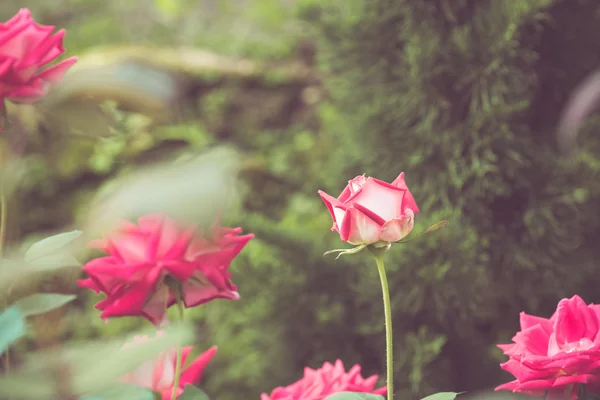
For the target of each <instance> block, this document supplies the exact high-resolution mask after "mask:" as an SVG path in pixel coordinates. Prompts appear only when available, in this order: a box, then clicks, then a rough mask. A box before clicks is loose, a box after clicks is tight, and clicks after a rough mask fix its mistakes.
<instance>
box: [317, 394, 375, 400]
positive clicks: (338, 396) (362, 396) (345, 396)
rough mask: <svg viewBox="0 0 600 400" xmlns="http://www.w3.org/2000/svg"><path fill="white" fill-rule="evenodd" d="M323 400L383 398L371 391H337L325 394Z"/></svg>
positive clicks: (373, 399) (369, 399)
mask: <svg viewBox="0 0 600 400" xmlns="http://www.w3.org/2000/svg"><path fill="white" fill-rule="evenodd" d="M325 400H385V399H384V398H383V396H380V395H378V394H371V393H355V392H339V393H336V394H332V395H331V396H327V397H326V398H325Z"/></svg>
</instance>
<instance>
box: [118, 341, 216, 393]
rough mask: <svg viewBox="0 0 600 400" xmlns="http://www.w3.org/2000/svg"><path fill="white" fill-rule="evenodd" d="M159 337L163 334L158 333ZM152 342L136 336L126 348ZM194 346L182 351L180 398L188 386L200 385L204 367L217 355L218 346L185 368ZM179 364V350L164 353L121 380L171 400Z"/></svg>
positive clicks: (178, 389) (178, 390) (178, 391)
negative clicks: (176, 369)
mask: <svg viewBox="0 0 600 400" xmlns="http://www.w3.org/2000/svg"><path fill="white" fill-rule="evenodd" d="M158 334H159V335H161V334H162V332H159V333H158ZM148 340H150V339H149V338H148V337H147V336H136V337H135V338H134V339H133V342H132V343H128V344H126V345H125V346H123V347H124V348H127V347H129V346H135V344H136V343H142V342H146V341H148ZM192 349H193V346H190V347H184V348H183V349H182V358H181V376H180V378H179V387H178V388H177V396H178V397H179V396H180V395H181V394H182V393H183V390H184V388H185V386H186V385H192V384H195V383H198V382H199V381H200V380H201V379H202V373H203V372H204V367H206V364H208V363H209V362H210V360H211V359H212V358H213V357H214V355H215V354H216V353H217V346H213V347H211V348H210V349H208V350H207V351H205V352H204V353H202V354H201V355H200V356H198V358H196V359H195V360H194V361H192V363H191V364H190V365H189V366H188V367H187V368H184V366H185V363H186V361H187V358H188V356H189V354H190V352H191V351H192ZM176 362H177V350H176V349H174V350H172V351H168V352H164V353H162V354H160V355H159V356H158V358H157V359H156V360H151V361H147V362H145V363H144V364H142V365H140V366H139V367H137V368H136V369H135V370H133V371H131V372H129V373H128V374H127V375H125V376H124V377H123V378H122V379H121V380H122V381H123V382H125V383H130V384H133V385H136V386H140V387H143V388H147V389H150V390H153V391H155V392H158V393H160V394H161V395H162V399H163V400H170V399H171V395H172V394H173V383H174V380H175V365H176Z"/></svg>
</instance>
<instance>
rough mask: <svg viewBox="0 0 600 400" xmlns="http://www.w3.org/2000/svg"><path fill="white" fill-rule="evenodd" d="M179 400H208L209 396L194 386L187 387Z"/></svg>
mask: <svg viewBox="0 0 600 400" xmlns="http://www.w3.org/2000/svg"><path fill="white" fill-rule="evenodd" d="M178 399H179V400H208V396H207V395H206V393H204V392H203V391H202V390H200V389H198V388H197V387H196V386H194V385H187V386H186V387H185V389H184V391H183V393H182V394H181V396H179V397H178Z"/></svg>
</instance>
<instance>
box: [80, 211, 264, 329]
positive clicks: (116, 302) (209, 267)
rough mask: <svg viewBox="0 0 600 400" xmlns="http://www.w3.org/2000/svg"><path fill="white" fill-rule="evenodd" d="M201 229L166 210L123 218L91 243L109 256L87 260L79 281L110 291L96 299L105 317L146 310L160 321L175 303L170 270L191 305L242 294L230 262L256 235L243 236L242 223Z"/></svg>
mask: <svg viewBox="0 0 600 400" xmlns="http://www.w3.org/2000/svg"><path fill="white" fill-rule="evenodd" d="M197 232H198V229H196V227H194V226H182V225H180V224H178V223H176V222H175V221H174V220H172V219H171V218H169V217H167V216H166V215H164V214H152V215H147V216H144V217H141V218H139V220H138V225H136V224H133V223H131V222H128V221H123V222H122V224H121V227H120V228H119V229H117V230H116V231H113V232H111V233H110V234H108V235H107V236H106V237H105V239H102V240H98V241H94V242H92V243H90V245H89V247H92V248H98V249H100V250H102V251H104V252H105V253H107V254H108V256H105V257H100V258H96V259H93V260H91V261H90V262H88V263H87V264H86V265H84V266H83V267H82V269H83V270H84V271H85V272H86V273H87V275H88V278H87V279H83V280H79V281H78V282H77V283H78V284H79V286H81V287H85V288H88V289H92V290H94V291H95V292H96V293H100V292H104V293H105V294H106V298H105V299H104V300H101V301H100V302H99V303H98V304H96V308H97V309H99V310H101V311H102V314H101V318H104V319H108V318H111V317H123V316H143V317H145V318H146V319H148V320H149V321H150V322H152V323H153V324H155V325H160V324H161V323H162V321H163V320H164V317H165V313H166V310H167V308H169V307H170V306H172V305H173V304H175V296H174V293H173V290H172V288H171V287H169V286H168V285H167V284H166V283H165V278H166V277H167V276H168V277H170V278H171V279H174V280H175V281H177V282H179V283H180V284H181V289H182V292H183V293H182V296H183V303H184V306H185V307H187V308H189V307H195V306H197V305H199V304H202V303H206V302H208V301H211V300H214V299H217V298H222V299H231V300H237V299H239V297H240V296H239V294H238V292H237V287H236V286H235V285H234V284H233V283H232V282H231V280H230V277H231V273H229V271H228V268H229V265H230V263H231V262H232V261H233V259H234V258H235V257H236V256H237V255H238V254H239V253H240V251H241V250H242V249H243V248H244V247H245V245H246V244H247V243H248V241H250V240H251V239H252V238H253V237H254V235H252V234H249V235H241V236H240V235H239V234H240V233H241V228H235V229H231V228H223V227H220V226H218V225H216V226H215V227H214V228H213V230H212V232H210V236H208V237H207V236H206V235H197V234H196V233H197Z"/></svg>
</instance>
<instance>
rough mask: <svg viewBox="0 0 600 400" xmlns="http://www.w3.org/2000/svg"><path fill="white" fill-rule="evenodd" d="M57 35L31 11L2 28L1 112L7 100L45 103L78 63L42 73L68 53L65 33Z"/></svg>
mask: <svg viewBox="0 0 600 400" xmlns="http://www.w3.org/2000/svg"><path fill="white" fill-rule="evenodd" d="M53 31H54V26H49V25H39V24H37V23H36V22H35V21H34V20H33V19H32V18H31V12H30V11H29V10H28V9H27V8H22V9H20V10H19V12H18V13H17V14H16V15H15V16H14V17H12V18H11V19H9V20H8V21H6V22H5V23H2V24H0V108H1V107H2V105H3V102H4V99H9V100H11V101H15V102H23V103H32V102H35V101H38V100H40V99H42V98H43V97H44V96H45V95H46V94H47V93H48V92H49V91H50V90H51V89H52V88H53V87H54V86H56V85H58V84H59V83H60V82H61V81H62V79H63V76H64V74H65V72H66V71H67V70H68V69H69V68H70V67H71V66H72V65H73V64H74V63H75V62H76V61H77V57H71V58H68V59H66V60H63V61H61V62H59V63H58V64H56V65H54V66H52V67H49V68H46V69H44V70H42V71H40V69H41V68H43V67H45V66H46V65H47V64H49V63H50V62H52V61H54V60H55V59H56V58H57V57H59V56H60V55H61V54H63V53H64V52H65V49H64V47H63V38H64V35H65V30H64V29H62V30H59V31H58V32H57V33H55V34H54V35H52V32H53ZM0 111H2V110H0Z"/></svg>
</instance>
